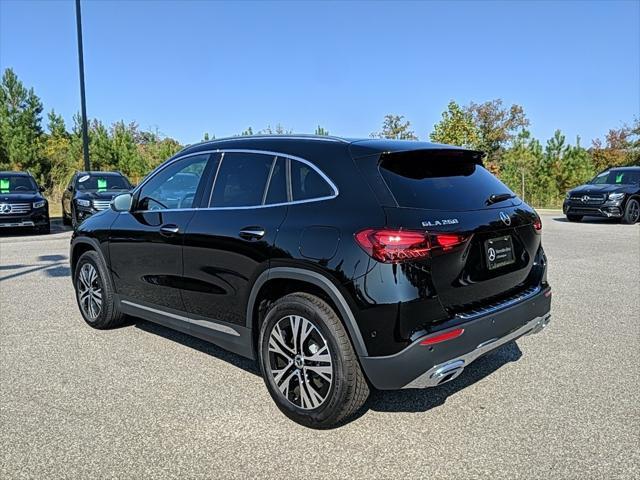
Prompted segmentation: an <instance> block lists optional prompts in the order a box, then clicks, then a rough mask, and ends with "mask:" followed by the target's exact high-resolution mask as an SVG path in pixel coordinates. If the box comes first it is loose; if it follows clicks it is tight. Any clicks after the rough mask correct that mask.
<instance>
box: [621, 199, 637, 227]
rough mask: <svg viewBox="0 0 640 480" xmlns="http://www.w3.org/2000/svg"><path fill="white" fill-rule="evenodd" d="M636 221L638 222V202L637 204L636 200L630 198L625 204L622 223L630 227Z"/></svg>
mask: <svg viewBox="0 0 640 480" xmlns="http://www.w3.org/2000/svg"><path fill="white" fill-rule="evenodd" d="M638 220H640V202H638V200H637V199H635V198H632V199H630V200H629V201H628V202H627V206H626V207H625V209H624V215H623V216H622V223H625V224H627V225H632V224H634V223H636V222H637V221H638Z"/></svg>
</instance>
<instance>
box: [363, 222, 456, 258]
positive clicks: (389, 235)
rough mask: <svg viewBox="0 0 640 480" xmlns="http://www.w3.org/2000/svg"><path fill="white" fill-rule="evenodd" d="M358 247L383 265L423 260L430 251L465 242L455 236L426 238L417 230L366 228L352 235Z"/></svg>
mask: <svg viewBox="0 0 640 480" xmlns="http://www.w3.org/2000/svg"><path fill="white" fill-rule="evenodd" d="M355 238H356V241H357V242H358V245H360V246H361V247H362V248H363V249H364V251H365V252H367V253H368V254H369V255H371V256H372V257H373V258H374V259H376V260H378V261H379V262H383V263H399V262H403V261H407V260H421V259H424V258H427V257H428V256H429V254H430V252H432V251H433V250H445V251H446V250H451V249H452V248H453V247H455V246H457V245H460V244H461V243H463V242H464V241H465V239H466V237H464V236H463V235H458V234H456V233H435V234H429V233H427V232H424V231H419V230H391V229H386V228H367V229H365V230H361V231H360V232H358V233H356V235H355Z"/></svg>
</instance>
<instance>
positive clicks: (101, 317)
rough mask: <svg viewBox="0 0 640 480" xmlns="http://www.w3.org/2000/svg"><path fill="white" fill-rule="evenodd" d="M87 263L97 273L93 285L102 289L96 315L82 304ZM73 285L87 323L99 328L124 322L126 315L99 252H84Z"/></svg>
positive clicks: (74, 274)
mask: <svg viewBox="0 0 640 480" xmlns="http://www.w3.org/2000/svg"><path fill="white" fill-rule="evenodd" d="M85 265H87V270H89V269H91V268H93V269H94V271H95V272H96V274H97V276H96V279H95V281H93V282H91V285H92V287H94V288H99V289H100V296H101V305H100V309H99V313H98V314H97V315H96V316H92V315H91V314H90V313H89V312H88V309H87V308H85V306H83V304H82V302H83V300H82V298H81V295H82V294H81V291H82V289H83V287H82V284H83V281H82V279H81V278H80V277H81V275H83V271H84V270H83V268H84V267H85ZM73 286H74V288H75V291H76V301H77V302H78V308H79V309H80V313H81V314H82V318H84V321H85V322H87V324H89V325H90V326H91V327H93V328H97V329H99V330H105V329H108V328H114V327H117V326H119V325H121V324H122V322H123V320H124V315H123V314H122V313H121V312H120V311H119V310H118V307H117V305H116V302H115V300H114V289H113V283H112V281H111V277H110V276H109V273H108V271H107V268H106V267H105V265H104V264H103V262H102V259H101V258H100V256H99V255H98V253H96V252H95V251H93V250H90V251H88V252H85V253H83V254H82V256H81V257H80V258H79V259H78V263H77V265H76V268H75V270H74V272H73ZM90 301H91V300H90Z"/></svg>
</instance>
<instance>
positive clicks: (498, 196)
mask: <svg viewBox="0 0 640 480" xmlns="http://www.w3.org/2000/svg"><path fill="white" fill-rule="evenodd" d="M510 198H516V196H515V195H514V194H513V193H494V194H492V195H489V198H487V202H486V203H487V205H493V204H494V203H498V202H504V201H505V200H509V199H510Z"/></svg>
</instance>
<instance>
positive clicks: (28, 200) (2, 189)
mask: <svg viewBox="0 0 640 480" xmlns="http://www.w3.org/2000/svg"><path fill="white" fill-rule="evenodd" d="M42 192H44V187H41V186H39V185H38V184H37V183H36V180H35V178H33V176H32V175H31V174H30V173H29V172H0V229H5V228H25V227H26V228H29V229H32V230H33V231H35V232H37V233H49V232H50V231H51V222H50V221H49V202H48V201H47V199H46V198H44V196H43V195H42Z"/></svg>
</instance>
